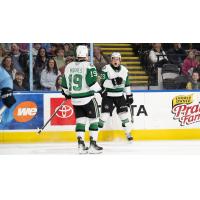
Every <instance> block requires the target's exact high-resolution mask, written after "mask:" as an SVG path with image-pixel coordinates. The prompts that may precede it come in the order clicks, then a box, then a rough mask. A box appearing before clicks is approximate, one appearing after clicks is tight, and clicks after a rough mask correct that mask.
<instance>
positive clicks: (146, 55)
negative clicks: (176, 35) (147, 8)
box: [137, 43, 200, 89]
mask: <svg viewBox="0 0 200 200" xmlns="http://www.w3.org/2000/svg"><path fill="white" fill-rule="evenodd" d="M137 49H138V55H139V56H140V59H141V62H142V65H143V66H144V67H145V69H146V71H147V72H148V75H149V76H150V77H151V81H152V82H153V81H154V82H155V81H156V79H157V78H158V77H156V76H157V75H158V74H157V71H158V68H161V69H163V68H165V72H167V70H166V69H167V67H169V71H168V74H169V75H170V76H171V78H170V77H168V79H167V81H168V82H169V80H170V79H171V83H173V81H174V84H173V85H172V84H171V86H170V88H168V87H167V84H165V86H166V87H164V88H163V89H200V87H199V81H200V80H199V78H198V77H199V75H200V60H199V55H200V45H198V44H182V45H181V44H180V43H174V44H161V43H153V44H141V45H140V46H139V44H137ZM163 66H164V67H163ZM172 66H173V68H174V70H172ZM177 69H178V73H179V76H177V77H176V78H172V76H173V75H172V72H173V71H174V72H176V71H177ZM193 74H194V75H193ZM197 74H198V76H197ZM193 76H195V77H196V78H194V79H193ZM152 79H153V80H152ZM163 81H164V80H163ZM180 81H182V83H180V84H176V83H178V82H180ZM194 82H195V83H194ZM196 82H197V83H196ZM191 83H192V84H191ZM150 84H151V83H150ZM188 85H189V86H188Z"/></svg>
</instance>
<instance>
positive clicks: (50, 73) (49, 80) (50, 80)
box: [40, 58, 60, 90]
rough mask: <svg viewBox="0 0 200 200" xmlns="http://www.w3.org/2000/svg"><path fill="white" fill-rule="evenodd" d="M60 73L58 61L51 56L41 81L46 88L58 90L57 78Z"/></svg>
mask: <svg viewBox="0 0 200 200" xmlns="http://www.w3.org/2000/svg"><path fill="white" fill-rule="evenodd" d="M59 75H60V72H59V71H58V68H57V65H56V61H55V60H54V59H53V58H50V59H49V60H48V62H47V67H46V68H45V69H43V70H42V73H41V80H40V83H41V85H42V87H43V89H44V90H56V86H55V85H56V79H57V77H58V76H59Z"/></svg>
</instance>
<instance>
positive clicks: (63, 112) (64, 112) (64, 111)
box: [55, 105, 73, 119]
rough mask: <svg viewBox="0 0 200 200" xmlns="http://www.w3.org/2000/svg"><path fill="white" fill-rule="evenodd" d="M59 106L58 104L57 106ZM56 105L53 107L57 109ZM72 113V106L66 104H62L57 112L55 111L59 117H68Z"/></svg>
mask: <svg viewBox="0 0 200 200" xmlns="http://www.w3.org/2000/svg"><path fill="white" fill-rule="evenodd" d="M58 107H59V106H58ZM58 107H57V108H56V109H55V110H57V109H58ZM72 115H73V109H72V107H70V106H68V105H63V106H62V107H61V108H60V109H59V110H58V112H57V113H56V116H57V117H59V118H62V119H63V118H69V117H71V116H72Z"/></svg>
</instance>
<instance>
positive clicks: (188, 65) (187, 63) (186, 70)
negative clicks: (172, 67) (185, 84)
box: [182, 51, 199, 77]
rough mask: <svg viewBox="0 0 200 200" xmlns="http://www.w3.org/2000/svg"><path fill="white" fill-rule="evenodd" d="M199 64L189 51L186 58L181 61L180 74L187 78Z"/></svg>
mask: <svg viewBox="0 0 200 200" xmlns="http://www.w3.org/2000/svg"><path fill="white" fill-rule="evenodd" d="M198 65H199V63H198V62H197V60H196V59H195V54H194V52H193V51H189V53H188V56H187V57H186V58H185V60H184V61H183V66H182V74H183V75H185V76H187V77H189V76H191V75H192V72H193V70H194V69H196V68H197V67H198Z"/></svg>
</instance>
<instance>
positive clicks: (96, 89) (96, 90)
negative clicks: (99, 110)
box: [90, 82, 101, 92]
mask: <svg viewBox="0 0 200 200" xmlns="http://www.w3.org/2000/svg"><path fill="white" fill-rule="evenodd" d="M90 90H93V91H95V92H99V91H101V87H100V85H99V83H97V82H96V83H95V84H94V85H92V86H91V87H90Z"/></svg>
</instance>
